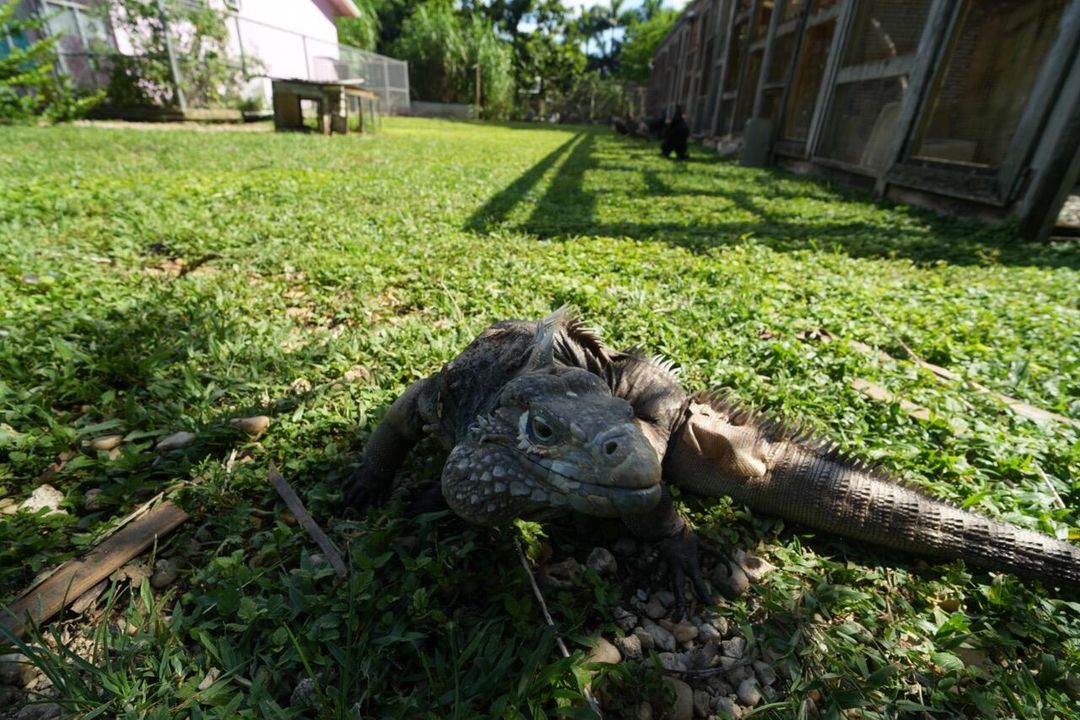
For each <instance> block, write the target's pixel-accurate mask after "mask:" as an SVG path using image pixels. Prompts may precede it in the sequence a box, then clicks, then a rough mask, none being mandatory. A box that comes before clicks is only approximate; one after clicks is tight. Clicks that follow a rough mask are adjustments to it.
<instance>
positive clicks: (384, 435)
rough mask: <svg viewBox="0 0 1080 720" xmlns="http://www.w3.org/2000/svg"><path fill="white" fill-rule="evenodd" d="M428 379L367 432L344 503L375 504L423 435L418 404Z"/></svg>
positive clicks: (346, 489)
mask: <svg viewBox="0 0 1080 720" xmlns="http://www.w3.org/2000/svg"><path fill="white" fill-rule="evenodd" d="M430 385H431V378H425V379H423V380H420V381H418V382H415V383H413V384H412V385H410V386H409V389H408V390H406V391H405V392H404V393H403V394H402V395H401V396H400V397H398V399H397V400H395V401H394V403H393V404H392V405H391V406H390V409H389V410H387V411H386V416H385V417H383V419H382V422H380V423H379V424H378V426H376V428H375V431H374V432H372V433H371V438H370V439H369V440H368V443H367V446H366V447H365V448H364V457H363V459H361V461H360V466H359V467H358V468H357V469H356V470H355V471H354V472H353V474H352V475H351V476H349V479H348V480H346V481H345V484H344V488H345V503H346V505H348V506H350V507H364V506H366V505H370V504H372V503H374V502H378V501H379V500H380V499H382V498H383V497H384V496H385V495H386V493H387V492H388V491H389V489H390V486H391V484H392V483H393V480H394V475H395V474H396V473H397V471H398V469H400V468H401V465H402V463H404V462H405V456H406V455H408V453H409V451H410V450H412V448H413V447H414V446H415V445H416V443H417V442H419V441H420V439H421V438H422V437H423V435H424V418H423V416H422V415H421V412H420V406H421V402H422V400H423V398H424V396H425V393H426V391H427V390H428V388H429V387H430Z"/></svg>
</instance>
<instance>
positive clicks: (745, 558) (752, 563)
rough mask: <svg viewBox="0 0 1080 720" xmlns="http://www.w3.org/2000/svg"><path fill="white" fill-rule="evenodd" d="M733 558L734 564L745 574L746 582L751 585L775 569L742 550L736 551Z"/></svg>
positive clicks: (770, 564) (768, 563) (773, 566)
mask: <svg viewBox="0 0 1080 720" xmlns="http://www.w3.org/2000/svg"><path fill="white" fill-rule="evenodd" d="M734 557H735V562H736V563H737V564H738V565H739V567H740V568H741V569H742V571H743V572H744V573H745V574H746V578H747V580H749V581H750V582H751V583H759V582H761V581H762V580H764V579H765V577H766V576H767V575H768V574H769V573H771V572H772V571H773V570H775V569H776V566H775V565H773V564H772V563H770V562H767V561H765V560H762V559H761V558H759V557H756V556H754V555H751V554H750V553H748V552H745V551H743V550H736V551H735V556H734Z"/></svg>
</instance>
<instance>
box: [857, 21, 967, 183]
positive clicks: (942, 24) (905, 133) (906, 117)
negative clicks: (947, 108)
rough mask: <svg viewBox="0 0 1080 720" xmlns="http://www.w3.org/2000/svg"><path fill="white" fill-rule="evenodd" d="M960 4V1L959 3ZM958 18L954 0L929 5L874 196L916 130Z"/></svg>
mask: <svg viewBox="0 0 1080 720" xmlns="http://www.w3.org/2000/svg"><path fill="white" fill-rule="evenodd" d="M962 4H963V2H961V3H960V5H962ZM958 15H959V6H957V7H954V0H934V4H933V5H931V6H930V11H929V14H928V15H927V18H926V25H925V26H924V27H923V34H922V37H921V38H919V47H918V49H917V50H916V51H915V66H914V67H913V68H912V70H911V72H910V73H909V74H908V86H907V90H906V91H905V92H904V100H903V103H902V104H901V106H900V113H899V115H898V116H897V118H896V128H895V129H894V130H893V136H892V140H891V141H890V143H889V149H888V150H887V151H886V152H887V154H886V162H885V167H884V168H883V169H882V171H881V175H879V176H878V179H877V182H876V183H874V190H875V191H876V192H877V194H878V195H884V194H885V191H886V190H887V189H888V187H889V184H888V183H887V182H886V181H885V176H886V175H887V174H888V172H889V168H891V167H892V166H893V165H895V164H896V163H897V162H899V161H900V159H901V156H902V155H903V152H904V148H905V147H906V146H907V144H908V142H910V140H911V139H912V137H913V136H914V134H915V133H916V132H917V130H918V120H919V117H920V115H921V109H922V107H923V102H924V101H925V100H926V98H928V97H929V96H930V95H931V94H932V93H933V88H934V82H933V81H934V72H935V70H936V69H937V67H938V61H939V60H940V58H941V56H942V53H941V50H942V48H943V47H944V46H945V40H946V39H948V37H949V36H950V35H951V34H952V31H953V28H954V26H955V25H956V20H957V17H958ZM943 74H944V73H943Z"/></svg>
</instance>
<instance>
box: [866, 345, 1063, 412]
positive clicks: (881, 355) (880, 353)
mask: <svg viewBox="0 0 1080 720" xmlns="http://www.w3.org/2000/svg"><path fill="white" fill-rule="evenodd" d="M848 345H850V346H851V347H853V348H855V349H856V350H858V351H859V352H862V353H865V354H867V355H871V356H874V357H876V358H877V359H878V360H881V361H884V362H899V360H897V359H896V358H894V357H893V356H892V355H890V354H889V353H887V352H885V351H884V350H878V349H876V348H872V347H870V346H869V345H866V344H865V343H861V342H859V341H858V340H848ZM912 362H913V363H915V364H916V365H918V366H919V367H921V368H923V369H925V370H929V371H930V373H931V374H932V375H933V376H934V377H935V378H937V379H938V380H939V381H941V382H958V383H964V384H966V385H967V386H968V387H970V388H971V389H973V390H975V391H976V392H979V393H982V394H984V395H989V396H990V397H992V398H994V399H995V400H997V401H998V402H1001V403H1004V404H1005V405H1008V406H1009V407H1010V408H1012V410H1013V412H1015V413H1017V414H1018V415H1022V416H1024V417H1026V418H1028V419H1030V420H1048V421H1052V422H1056V423H1061V424H1063V425H1073V426H1074V427H1080V420H1073V419H1072V418H1070V417H1065V416H1064V415H1058V414H1057V413H1054V412H1050V411H1049V410H1043V409H1042V408H1039V407H1035V406H1034V405H1031V404H1029V403H1026V402H1024V401H1022V400H1017V399H1016V398H1012V397H1009V396H1008V395H1003V394H1002V393H999V392H997V391H995V390H991V389H990V388H988V387H986V386H985V385H982V384H980V383H977V382H975V381H973V380H965V379H964V378H963V376H961V375H959V374H958V373H955V372H953V371H952V370H948V369H946V368H943V367H941V366H940V365H934V364H933V363H928V362H926V361H925V360H920V359H919V358H913V359H912Z"/></svg>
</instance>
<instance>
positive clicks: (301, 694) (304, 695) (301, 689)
mask: <svg viewBox="0 0 1080 720" xmlns="http://www.w3.org/2000/svg"><path fill="white" fill-rule="evenodd" d="M314 700H315V681H314V680H312V679H311V678H304V679H303V680H301V681H300V682H298V683H296V687H295V688H293V691H292V695H290V696H289V707H294V708H295V707H307V706H308V705H311V704H312V703H313V702H314Z"/></svg>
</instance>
